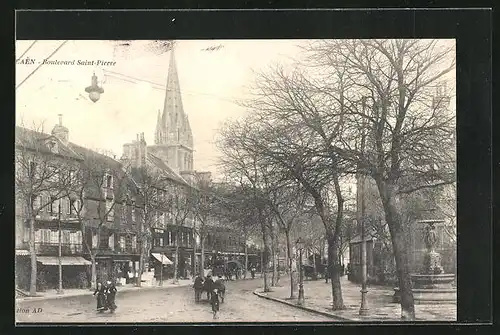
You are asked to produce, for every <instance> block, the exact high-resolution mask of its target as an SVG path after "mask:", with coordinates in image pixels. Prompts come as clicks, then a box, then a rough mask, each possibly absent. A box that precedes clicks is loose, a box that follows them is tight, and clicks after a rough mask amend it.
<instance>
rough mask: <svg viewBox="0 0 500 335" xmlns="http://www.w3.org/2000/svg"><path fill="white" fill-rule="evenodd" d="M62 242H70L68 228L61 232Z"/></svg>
mask: <svg viewBox="0 0 500 335" xmlns="http://www.w3.org/2000/svg"><path fill="white" fill-rule="evenodd" d="M62 243H63V244H70V232H69V231H68V230H63V232H62Z"/></svg>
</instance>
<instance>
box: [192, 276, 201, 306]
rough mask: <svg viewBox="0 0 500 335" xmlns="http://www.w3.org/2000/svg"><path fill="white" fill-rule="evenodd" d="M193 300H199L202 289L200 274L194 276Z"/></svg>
mask: <svg viewBox="0 0 500 335" xmlns="http://www.w3.org/2000/svg"><path fill="white" fill-rule="evenodd" d="M193 288H194V301H195V302H197V303H198V302H200V299H201V292H202V291H203V278H201V276H200V275H197V276H196V277H195V278H194V285H193Z"/></svg>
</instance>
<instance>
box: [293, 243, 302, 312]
mask: <svg viewBox="0 0 500 335" xmlns="http://www.w3.org/2000/svg"><path fill="white" fill-rule="evenodd" d="M295 244H296V246H297V249H298V250H299V300H298V305H299V306H303V305H304V279H303V275H302V249H304V241H303V240H302V238H301V237H299V238H298V239H297V241H296V242H295Z"/></svg>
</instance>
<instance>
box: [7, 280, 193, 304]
mask: <svg viewBox="0 0 500 335" xmlns="http://www.w3.org/2000/svg"><path fill="white" fill-rule="evenodd" d="M189 285H191V283H189V284H185V285H184V284H182V285H175V286H167V287H163V286H142V287H129V288H124V289H121V290H120V291H118V292H131V291H143V290H154V289H157V290H162V289H170V288H174V287H185V286H189ZM92 292H93V290H87V291H86V292H85V293H84V294H66V295H54V296H49V297H45V296H38V297H36V296H35V297H30V296H27V297H21V298H16V299H15V300H16V302H25V301H43V300H57V299H65V298H75V297H85V296H88V295H89V294H92ZM87 293H88V294H87Z"/></svg>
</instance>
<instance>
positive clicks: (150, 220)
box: [15, 127, 223, 295]
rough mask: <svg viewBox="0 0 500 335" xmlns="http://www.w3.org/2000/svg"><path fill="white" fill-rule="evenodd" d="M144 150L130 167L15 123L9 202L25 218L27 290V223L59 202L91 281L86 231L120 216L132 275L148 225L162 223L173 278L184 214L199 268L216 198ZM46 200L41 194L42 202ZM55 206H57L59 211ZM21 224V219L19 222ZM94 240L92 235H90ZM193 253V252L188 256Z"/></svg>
mask: <svg viewBox="0 0 500 335" xmlns="http://www.w3.org/2000/svg"><path fill="white" fill-rule="evenodd" d="M155 160H157V158H155V157H154V156H149V157H148V158H146V161H145V162H144V164H142V165H140V166H137V165H134V163H133V162H130V161H126V160H123V161H117V160H115V159H113V158H110V157H109V156H107V155H105V154H102V153H99V152H96V151H94V150H88V149H85V148H82V147H79V146H76V145H73V144H71V143H64V141H62V140H61V139H58V138H57V137H55V136H50V135H47V134H45V133H44V132H43V129H42V128H41V127H34V130H28V129H26V128H21V127H18V128H17V129H16V157H15V162H16V176H15V183H16V202H17V204H18V211H19V212H18V215H19V216H21V217H24V218H25V219H26V220H27V221H28V222H29V239H28V244H29V252H30V255H31V280H30V294H31V295H35V294H36V289H37V287H36V279H37V260H36V248H35V230H36V227H35V224H36V222H37V220H38V219H39V218H40V214H41V213H42V211H44V210H46V209H47V208H48V207H49V206H53V204H54V203H59V202H60V201H66V202H67V203H68V204H69V206H70V210H71V213H72V216H71V219H72V221H73V222H74V223H77V224H78V226H79V227H80V229H81V233H82V236H83V239H82V240H83V246H84V252H85V253H86V254H87V255H88V256H89V257H90V260H91V262H92V266H91V273H92V275H91V276H92V279H91V282H92V286H93V287H95V285H96V280H97V271H96V256H97V254H98V253H99V246H97V247H96V246H95V245H92V243H91V241H89V239H88V238H87V237H88V236H89V234H88V233H89V232H91V231H92V232H93V233H94V234H97V240H98V241H100V236H101V230H102V229H103V227H108V228H110V227H113V226H114V222H115V220H117V217H118V216H119V215H115V212H116V213H117V214H118V213H120V214H121V217H120V222H121V224H120V230H121V233H126V234H129V235H130V236H135V237H136V239H137V245H138V250H139V253H140V261H139V276H138V279H137V285H138V286H140V285H141V274H142V272H143V271H144V266H145V263H146V261H147V259H148V257H149V254H150V250H151V248H152V242H153V241H152V240H153V239H152V237H153V229H154V228H163V226H164V223H165V222H168V223H169V224H170V225H171V226H170V227H171V229H174V231H173V232H174V233H175V234H174V235H175V246H176V251H175V255H176V256H175V259H174V281H176V280H177V272H178V267H179V245H180V243H179V242H180V241H179V239H180V234H179V232H180V231H181V230H182V228H183V227H185V226H186V224H187V223H188V221H189V220H191V221H192V222H194V224H193V228H194V231H195V232H196V234H198V235H199V237H200V240H201V248H202V261H201V266H200V269H201V270H203V268H204V257H203V255H204V246H205V239H206V236H207V234H208V233H209V231H210V228H211V227H212V226H213V225H215V224H219V223H220V222H222V221H223V220H222V219H221V218H222V216H223V213H222V212H221V211H220V210H216V208H217V207H218V208H221V206H217V204H221V203H222V201H220V200H218V199H222V198H221V197H220V195H218V193H217V191H216V189H215V188H214V186H213V183H211V181H209V180H205V179H203V178H197V179H195V181H194V185H187V184H186V183H182V182H180V181H178V180H175V178H173V177H172V176H171V175H170V174H169V172H165V170H164V169H162V168H161V166H162V164H164V163H162V162H161V161H155ZM42 199H49V201H42ZM60 210H61V209H59V211H60ZM23 224H24V223H23ZM98 243H99V242H98ZM195 259H196V257H195Z"/></svg>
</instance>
